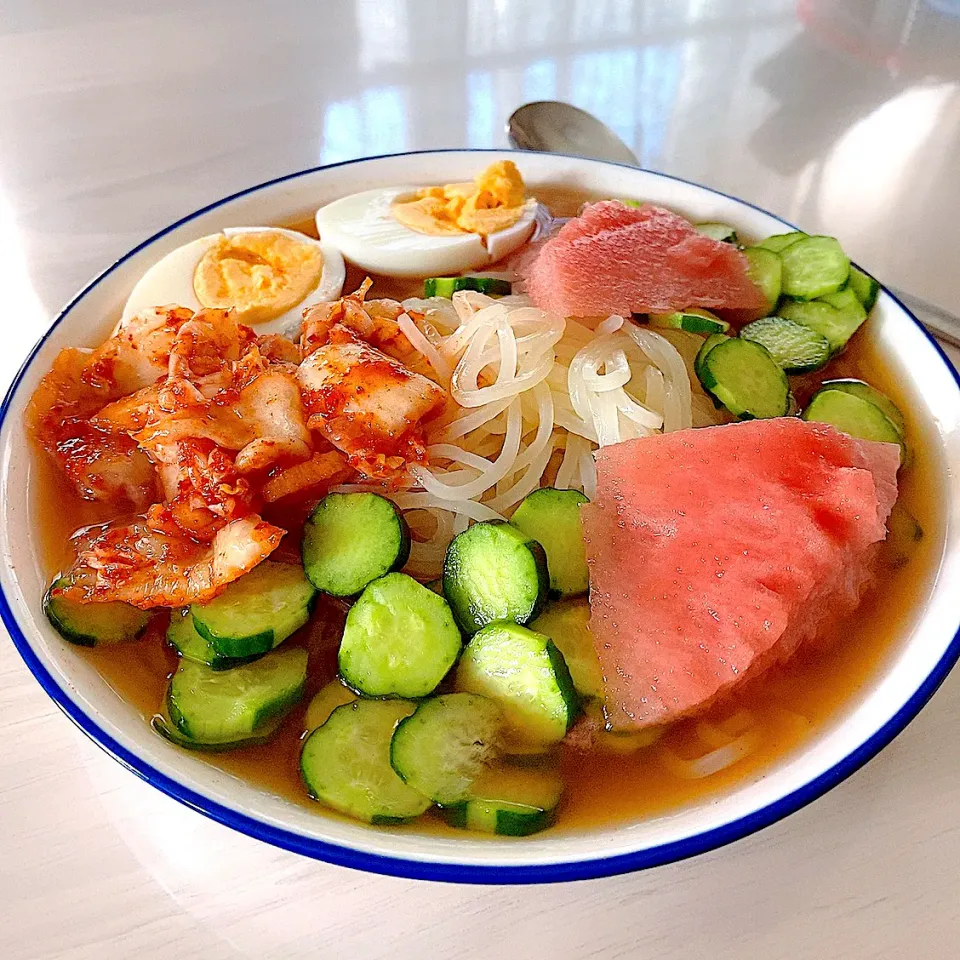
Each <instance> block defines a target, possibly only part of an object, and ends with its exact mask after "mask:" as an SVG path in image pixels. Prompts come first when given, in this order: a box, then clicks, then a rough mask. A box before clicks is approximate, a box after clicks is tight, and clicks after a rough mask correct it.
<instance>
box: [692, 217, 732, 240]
mask: <svg viewBox="0 0 960 960" xmlns="http://www.w3.org/2000/svg"><path fill="white" fill-rule="evenodd" d="M693 227H694V229H695V230H696V231H697V233H702V234H703V235H704V236H705V237H709V238H710V239H711V240H719V241H720V242H721V243H732V244H734V245H736V244H738V243H739V242H740V240H739V239H738V237H737V231H736V230H734V229H733V227H731V226H730V224H729V223H713V222H708V223H695V224H694V225H693Z"/></svg>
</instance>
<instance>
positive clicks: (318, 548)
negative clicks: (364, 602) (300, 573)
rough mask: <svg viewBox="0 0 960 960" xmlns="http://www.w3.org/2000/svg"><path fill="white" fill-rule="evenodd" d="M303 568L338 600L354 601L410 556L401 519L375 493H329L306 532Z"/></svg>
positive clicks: (407, 538)
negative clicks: (370, 585)
mask: <svg viewBox="0 0 960 960" xmlns="http://www.w3.org/2000/svg"><path fill="white" fill-rule="evenodd" d="M302 551H303V567H304V570H305V571H306V574H307V576H308V577H309V578H310V582H311V583H312V584H313V585H314V586H315V587H316V588H317V589H318V590H322V591H323V592H324V593H329V594H331V595H332V596H334V597H352V596H354V595H355V594H357V593H359V592H360V591H361V590H362V589H363V588H364V587H365V586H366V585H367V584H368V583H370V581H371V580H376V579H377V577H382V576H383V575H384V574H385V573H389V572H390V571H391V570H399V569H400V568H401V567H402V566H403V565H404V564H405V563H406V562H407V558H408V557H409V556H410V531H409V529H408V527H407V523H406V521H405V520H404V519H403V515H402V514H401V513H400V511H399V510H398V509H397V508H396V506H395V505H394V504H393V503H392V502H391V501H390V500H387V499H386V497H381V496H379V495H378V494H376V493H328V494H327V495H326V496H325V497H324V498H323V499H322V500H321V501H320V502H319V503H318V504H317V505H316V507H315V508H314V510H313V513H311V514H310V519H309V520H308V521H307V522H306V525H305V526H304V528H303V543H302Z"/></svg>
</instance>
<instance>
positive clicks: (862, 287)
mask: <svg viewBox="0 0 960 960" xmlns="http://www.w3.org/2000/svg"><path fill="white" fill-rule="evenodd" d="M849 285H850V289H851V290H852V291H853V292H854V295H855V296H856V298H857V299H858V300H859V301H860V303H861V304H862V305H863V309H864V310H865V311H866V312H867V313H869V312H870V311H871V310H872V309H873V305H874V304H875V303H876V302H877V297H878V296H880V284H879V282H878V281H876V280H874V279H873V277H871V276H870V274H869V273H864V271H863V270H861V269H860V268H859V267H853V266H851V267H850V280H849Z"/></svg>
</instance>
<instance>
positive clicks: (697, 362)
mask: <svg viewBox="0 0 960 960" xmlns="http://www.w3.org/2000/svg"><path fill="white" fill-rule="evenodd" d="M730 339H731V338H730V337H727V336H724V334H722V333H713V334H711V335H710V336H709V337H707V339H706V340H704V341H703V343H702V344H701V345H700V349H699V350H698V351H697V356H696V358H695V359H694V361H693V371H694V373H696V375H697V379H698V380H699V381H700V382H701V383H703V361H704V360H705V359H706V358H707V354H708V353H709V352H710V351H711V350H712V349H713V348H714V347H715V346H716V345H717V344H718V343H723V342H724V341H725V340H730Z"/></svg>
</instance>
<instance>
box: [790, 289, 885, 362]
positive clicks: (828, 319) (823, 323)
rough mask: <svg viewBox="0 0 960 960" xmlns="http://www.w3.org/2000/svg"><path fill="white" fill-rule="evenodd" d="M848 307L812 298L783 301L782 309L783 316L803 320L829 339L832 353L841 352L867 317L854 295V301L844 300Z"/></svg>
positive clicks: (804, 323) (800, 321) (798, 320)
mask: <svg viewBox="0 0 960 960" xmlns="http://www.w3.org/2000/svg"><path fill="white" fill-rule="evenodd" d="M844 302H845V303H846V306H845V307H844V308H842V309H841V308H838V307H835V306H833V304H830V303H827V301H826V300H811V301H809V302H807V303H789V302H787V303H782V304H781V305H780V308H779V313H780V316H781V317H786V318H787V319H788V320H793V321H795V322H796V323H802V324H803V325H804V326H805V327H810V329H811V330H816V331H817V333H819V334H820V335H821V336H824V337H826V338H827V341H828V342H829V344H830V350H831V352H832V353H838V352H839V351H840V350H842V349H843V348H844V347H845V346H846V345H847V342H848V341H849V339H850V338H851V337H852V336H853V335H854V334H855V333H856V332H857V330H858V329H859V328H860V325H861V324H862V323H863V321H864V320H866V319H867V314H866V311H865V310H864V309H863V307H862V306H861V305H860V302H859V301H857V299H856V297H854V298H853V302H852V303H851V302H850V301H849V300H844Z"/></svg>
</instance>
